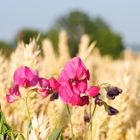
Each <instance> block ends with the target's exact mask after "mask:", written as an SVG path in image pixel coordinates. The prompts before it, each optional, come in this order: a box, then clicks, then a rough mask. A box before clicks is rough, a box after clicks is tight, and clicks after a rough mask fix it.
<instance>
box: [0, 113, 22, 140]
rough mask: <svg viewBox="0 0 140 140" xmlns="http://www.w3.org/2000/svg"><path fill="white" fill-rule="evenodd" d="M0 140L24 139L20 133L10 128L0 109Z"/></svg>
mask: <svg viewBox="0 0 140 140" xmlns="http://www.w3.org/2000/svg"><path fill="white" fill-rule="evenodd" d="M0 140H25V138H24V136H23V135H22V134H20V133H17V134H15V133H14V131H13V130H12V128H11V127H10V126H9V125H8V124H7V122H6V119H5V116H4V114H3V112H2V111H0Z"/></svg>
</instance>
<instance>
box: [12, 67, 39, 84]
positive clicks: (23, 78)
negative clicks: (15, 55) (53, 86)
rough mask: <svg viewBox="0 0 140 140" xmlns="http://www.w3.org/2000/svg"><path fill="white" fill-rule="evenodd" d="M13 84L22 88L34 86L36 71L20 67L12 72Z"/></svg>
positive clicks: (36, 81) (36, 76) (36, 77)
mask: <svg viewBox="0 0 140 140" xmlns="http://www.w3.org/2000/svg"><path fill="white" fill-rule="evenodd" d="M14 82H15V83H16V84H17V85H20V86H23V87H30V86H35V85H36V84H37V83H38V71H36V70H32V69H31V68H29V67H27V66H21V67H19V68H18V69H16V71H15V72H14Z"/></svg>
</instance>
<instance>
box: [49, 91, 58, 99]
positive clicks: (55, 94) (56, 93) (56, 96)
mask: <svg viewBox="0 0 140 140" xmlns="http://www.w3.org/2000/svg"><path fill="white" fill-rule="evenodd" d="M56 99H58V92H54V93H52V95H51V96H50V101H54V100H56Z"/></svg>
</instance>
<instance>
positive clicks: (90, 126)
mask: <svg viewBox="0 0 140 140" xmlns="http://www.w3.org/2000/svg"><path fill="white" fill-rule="evenodd" d="M96 106H97V105H96V104H95V105H94V109H93V111H92V113H91V110H92V109H91V104H90V122H89V126H88V130H89V128H90V136H91V140H92V118H93V116H94V114H95V110H96Z"/></svg>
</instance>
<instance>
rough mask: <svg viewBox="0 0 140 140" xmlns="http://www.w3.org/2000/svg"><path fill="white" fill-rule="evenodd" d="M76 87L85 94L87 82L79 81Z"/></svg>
mask: <svg viewBox="0 0 140 140" xmlns="http://www.w3.org/2000/svg"><path fill="white" fill-rule="evenodd" d="M76 86H77V88H78V89H79V90H80V92H81V93H85V91H86V90H87V80H86V79H84V80H77V81H76Z"/></svg>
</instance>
